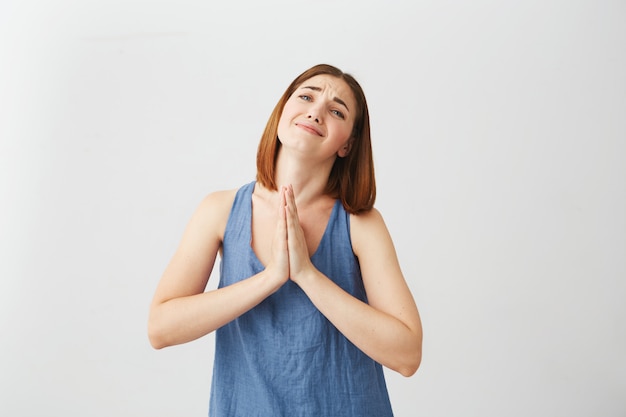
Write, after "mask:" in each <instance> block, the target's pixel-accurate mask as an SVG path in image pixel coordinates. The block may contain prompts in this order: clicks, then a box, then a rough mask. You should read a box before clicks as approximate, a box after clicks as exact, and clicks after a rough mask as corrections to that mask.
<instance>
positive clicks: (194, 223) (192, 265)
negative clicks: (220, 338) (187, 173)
mask: <svg viewBox="0 0 626 417" xmlns="http://www.w3.org/2000/svg"><path fill="white" fill-rule="evenodd" d="M234 196H235V191H224V192H218V193H214V194H211V195H209V196H208V197H207V198H205V199H204V200H203V201H202V203H201V204H200V206H199V207H198V209H197V210H196V212H195V213H194V215H193V216H192V218H191V220H190V222H189V224H188V226H187V228H186V229H185V233H184V234H183V238H182V240H181V243H180V245H179V247H178V249H177V250H176V253H175V254H174V256H173V258H172V260H171V261H170V263H169V265H168V266H167V268H166V269H165V272H164V274H163V276H162V278H161V280H160V282H159V285H158V286H157V289H156V292H155V295H154V298H153V301H152V304H151V306H150V317H149V320H148V336H149V339H150V343H151V344H152V346H153V347H155V348H156V349H160V348H163V347H166V346H171V345H176V344H180V343H185V342H188V341H191V340H195V339H197V338H199V337H202V336H204V335H206V334H208V333H210V332H212V331H213V330H215V329H217V328H219V327H221V326H223V325H224V324H226V323H228V322H230V321H231V320H233V319H235V318H237V317H239V316H240V315H241V314H243V313H245V312H246V311H248V310H250V309H251V308H252V307H254V306H256V305H257V304H258V303H260V302H261V301H262V300H264V299H265V298H266V297H267V296H268V295H270V294H272V293H273V292H274V291H276V290H277V289H278V288H279V287H280V286H281V285H282V283H284V282H285V281H286V280H287V279H288V272H289V271H288V265H289V264H288V258H287V254H286V239H285V238H286V226H285V222H284V216H283V222H282V223H281V222H280V221H279V222H278V226H277V228H276V236H277V238H275V239H274V244H273V254H274V255H275V256H274V258H273V259H272V263H271V264H270V265H268V267H267V268H266V269H265V270H264V271H262V272H260V273H259V274H257V275H254V276H252V277H250V278H248V279H245V280H243V281H240V282H238V283H236V284H233V285H230V286H228V287H224V288H220V289H217V290H213V291H209V292H204V291H205V288H206V284H207V282H208V279H209V275H210V273H211V271H212V269H213V264H214V262H215V258H216V256H217V252H218V250H219V248H220V246H221V243H222V239H223V236H224V230H225V228H226V223H227V221H228V215H229V213H230V208H231V206H232V203H233V199H234ZM282 212H284V210H282ZM281 235H282V239H280V236H281ZM281 245H282V247H281ZM281 254H282V255H283V256H282V257H281Z"/></svg>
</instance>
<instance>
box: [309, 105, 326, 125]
mask: <svg viewBox="0 0 626 417" xmlns="http://www.w3.org/2000/svg"><path fill="white" fill-rule="evenodd" d="M321 112H322V109H321V108H320V106H319V104H318V105H316V104H313V105H312V106H311V107H309V114H308V116H307V118H308V119H309V120H315V123H318V124H319V123H321V122H322V118H321V117H320V114H321Z"/></svg>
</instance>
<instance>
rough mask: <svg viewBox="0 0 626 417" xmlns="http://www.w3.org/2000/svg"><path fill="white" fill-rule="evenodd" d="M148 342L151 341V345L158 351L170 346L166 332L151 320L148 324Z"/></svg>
mask: <svg viewBox="0 0 626 417" xmlns="http://www.w3.org/2000/svg"><path fill="white" fill-rule="evenodd" d="M148 340H149V341H150V345H151V346H152V347H153V348H154V349H157V350H159V349H163V348H164V347H167V346H169V344H168V343H167V339H166V337H165V332H164V331H163V330H162V329H161V328H160V326H158V324H157V323H155V322H154V320H153V319H150V321H149V322H148Z"/></svg>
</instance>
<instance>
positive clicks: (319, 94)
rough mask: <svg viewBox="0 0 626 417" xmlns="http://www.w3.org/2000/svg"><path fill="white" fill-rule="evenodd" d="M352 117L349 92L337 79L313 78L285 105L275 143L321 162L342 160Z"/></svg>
mask: <svg viewBox="0 0 626 417" xmlns="http://www.w3.org/2000/svg"><path fill="white" fill-rule="evenodd" d="M355 115H356V100H355V99H354V95H353V94H352V90H351V89H350V87H349V86H348V84H346V82H345V81H343V80H342V79H340V78H336V77H333V76H331V75H316V76H315V77H312V78H309V79H308V80H306V81H305V82H303V83H302V84H301V85H300V87H298V88H297V89H296V91H294V93H293V94H292V95H291V97H289V100H287V102H286V103H285V107H284V109H283V112H282V114H281V116H280V120H279V122H278V139H279V140H280V142H281V143H282V145H283V146H285V147H290V148H293V149H296V150H298V151H300V152H303V153H306V154H307V155H309V156H311V157H319V158H322V159H328V158H333V159H334V158H335V156H340V157H344V156H346V155H347V153H348V152H349V146H350V144H349V140H350V135H351V133H352V126H353V125H354V117H355Z"/></svg>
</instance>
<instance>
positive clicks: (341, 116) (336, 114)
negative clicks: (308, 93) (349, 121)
mask: <svg viewBox="0 0 626 417" xmlns="http://www.w3.org/2000/svg"><path fill="white" fill-rule="evenodd" d="M330 112H331V113H332V114H334V115H335V116H337V117H339V118H340V119H342V120H343V119H345V118H346V116H344V114H343V113H342V112H341V111H339V110H331V111H330Z"/></svg>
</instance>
